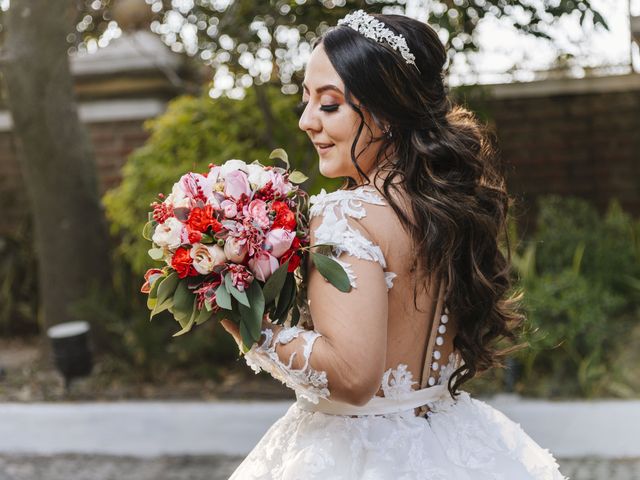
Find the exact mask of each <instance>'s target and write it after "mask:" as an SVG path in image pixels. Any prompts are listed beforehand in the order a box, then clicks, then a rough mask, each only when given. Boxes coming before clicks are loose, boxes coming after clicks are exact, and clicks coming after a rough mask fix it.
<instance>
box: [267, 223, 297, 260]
mask: <svg viewBox="0 0 640 480" xmlns="http://www.w3.org/2000/svg"><path fill="white" fill-rule="evenodd" d="M295 237H296V234H295V233H294V232H290V231H289V230H284V229H282V228H274V229H273V230H271V231H270V232H269V233H267V238H265V241H264V243H265V247H267V248H265V250H267V251H268V252H269V253H270V254H271V255H273V256H274V257H276V258H280V257H281V256H282V255H283V254H284V252H286V251H287V250H289V248H290V247H291V242H293V239H294V238H295Z"/></svg>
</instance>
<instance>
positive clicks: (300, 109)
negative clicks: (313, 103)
mask: <svg viewBox="0 0 640 480" xmlns="http://www.w3.org/2000/svg"><path fill="white" fill-rule="evenodd" d="M308 104H309V102H304V101H301V102H299V103H298V105H297V106H296V110H297V111H298V115H302V112H304V109H305V108H307V105H308ZM339 106H340V105H338V104H332V105H321V106H320V110H322V111H323V112H327V113H331V112H335V111H336V110H338V107H339Z"/></svg>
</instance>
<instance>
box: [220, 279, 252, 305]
mask: <svg viewBox="0 0 640 480" xmlns="http://www.w3.org/2000/svg"><path fill="white" fill-rule="evenodd" d="M224 284H225V286H226V287H227V291H228V292H229V293H230V294H231V295H232V296H233V297H234V298H235V299H236V300H238V302H240V303H241V304H242V305H244V306H245V307H250V306H251V305H250V304H249V299H248V298H247V294H246V292H241V291H240V290H238V289H237V288H236V287H234V286H233V281H232V280H231V275H230V274H229V273H227V274H226V275H225V276H224Z"/></svg>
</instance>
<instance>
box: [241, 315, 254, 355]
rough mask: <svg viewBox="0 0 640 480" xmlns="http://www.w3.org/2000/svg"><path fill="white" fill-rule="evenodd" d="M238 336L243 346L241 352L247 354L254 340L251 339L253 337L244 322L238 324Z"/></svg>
mask: <svg viewBox="0 0 640 480" xmlns="http://www.w3.org/2000/svg"><path fill="white" fill-rule="evenodd" d="M240 336H241V337H242V343H243V344H244V345H242V347H241V348H242V352H243V353H247V352H248V351H249V348H251V345H253V343H254V342H255V340H254V339H253V336H252V335H251V332H250V330H249V328H248V327H247V325H246V324H245V322H240Z"/></svg>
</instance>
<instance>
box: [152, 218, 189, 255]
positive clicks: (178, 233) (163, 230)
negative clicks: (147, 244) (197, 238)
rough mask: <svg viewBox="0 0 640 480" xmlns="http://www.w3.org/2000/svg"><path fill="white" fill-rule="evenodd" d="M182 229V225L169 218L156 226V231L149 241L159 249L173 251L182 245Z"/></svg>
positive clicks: (178, 221) (175, 219)
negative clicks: (165, 248)
mask: <svg viewBox="0 0 640 480" xmlns="http://www.w3.org/2000/svg"><path fill="white" fill-rule="evenodd" d="M184 228H185V227H184V224H183V223H182V222H181V221H180V220H178V219H177V218H176V217H169V218H167V219H166V220H165V221H164V223H161V224H159V225H157V226H156V230H155V232H153V236H152V237H151V239H152V240H153V242H154V243H155V244H156V245H158V246H160V247H167V248H170V249H172V250H175V249H177V248H178V247H179V246H180V244H181V243H182V242H181V239H182V231H183V230H184Z"/></svg>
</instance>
